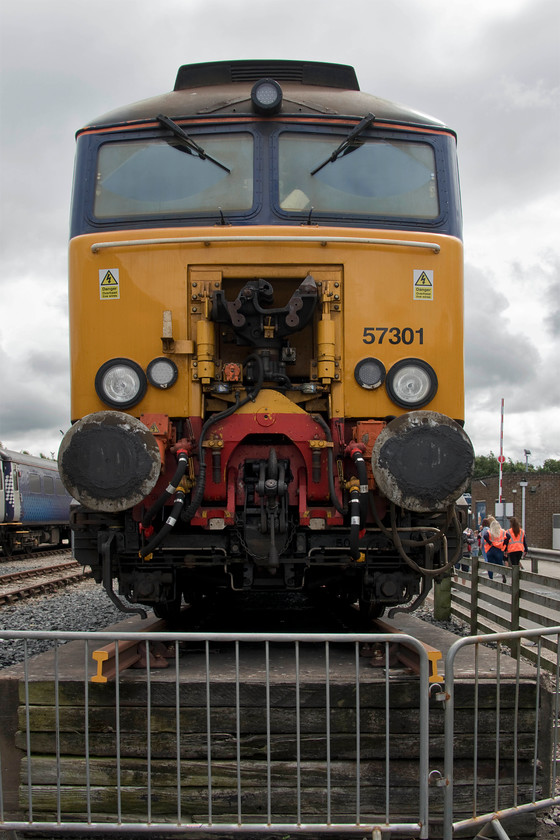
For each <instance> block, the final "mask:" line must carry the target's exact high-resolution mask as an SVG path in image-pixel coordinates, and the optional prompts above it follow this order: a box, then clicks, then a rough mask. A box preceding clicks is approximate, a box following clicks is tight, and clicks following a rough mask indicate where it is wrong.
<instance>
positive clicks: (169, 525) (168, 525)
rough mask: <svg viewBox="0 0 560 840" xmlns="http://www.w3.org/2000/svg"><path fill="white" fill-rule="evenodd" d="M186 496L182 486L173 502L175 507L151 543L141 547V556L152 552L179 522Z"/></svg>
mask: <svg viewBox="0 0 560 840" xmlns="http://www.w3.org/2000/svg"><path fill="white" fill-rule="evenodd" d="M185 496H186V493H185V491H184V490H183V488H182V487H178V488H177V492H176V495H175V500H174V502H173V507H172V509H171V513H170V514H169V516H168V517H167V519H166V520H165V524H164V526H163V527H162V528H161V529H160V530H159V531H158V533H157V534H155V535H154V536H153V537H152V539H151V540H150V542H149V543H147V544H146V545H145V546H144V547H143V548H141V549H140V552H139V555H140V557H146V556H147V555H148V554H151V553H152V552H153V550H154V548H157V546H158V545H159V544H160V543H161V542H162V540H164V539H165V537H166V536H167V535H168V533H169V532H170V531H171V530H172V529H173V528H174V527H175V525H176V524H177V520H178V519H179V516H180V515H181V511H182V509H183V505H184V504H185Z"/></svg>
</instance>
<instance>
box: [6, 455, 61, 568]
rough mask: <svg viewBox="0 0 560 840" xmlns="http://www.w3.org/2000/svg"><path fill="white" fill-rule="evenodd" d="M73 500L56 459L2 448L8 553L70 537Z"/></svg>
mask: <svg viewBox="0 0 560 840" xmlns="http://www.w3.org/2000/svg"><path fill="white" fill-rule="evenodd" d="M71 501H72V497H71V496H70V495H69V494H68V493H67V492H66V490H65V489H64V487H63V485H62V482H61V480H60V477H59V475H58V468H57V464H56V461H51V460H50V459H48V458H36V457H34V456H33V455H24V454H22V453H21V452H10V451H9V450H8V449H0V548H1V550H2V552H3V554H4V555H9V554H11V553H12V552H14V551H21V550H28V549H30V548H36V547H37V546H39V545H41V544H43V543H45V544H50V545H58V544H60V543H61V542H62V541H63V540H64V539H67V538H68V536H69V512H70V502H71Z"/></svg>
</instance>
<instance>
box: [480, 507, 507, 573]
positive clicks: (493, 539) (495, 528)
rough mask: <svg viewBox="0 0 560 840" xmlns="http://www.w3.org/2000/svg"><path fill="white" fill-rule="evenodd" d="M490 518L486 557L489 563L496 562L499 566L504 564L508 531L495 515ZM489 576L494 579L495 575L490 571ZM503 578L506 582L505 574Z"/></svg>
mask: <svg viewBox="0 0 560 840" xmlns="http://www.w3.org/2000/svg"><path fill="white" fill-rule="evenodd" d="M489 519H490V525H489V526H488V533H487V534H485V535H484V540H485V543H486V559H487V561H488V562H489V563H495V564H496V565H497V566H503V565H504V542H505V538H506V532H505V531H504V529H503V528H502V527H501V525H500V523H499V522H498V521H497V520H496V519H494V517H493V516H491V517H489ZM488 577H489V578H490V580H492V579H493V577H494V574H493V572H488ZM502 580H503V582H504V583H505V582H506V579H505V577H504V575H502Z"/></svg>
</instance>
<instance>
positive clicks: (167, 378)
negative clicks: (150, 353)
mask: <svg viewBox="0 0 560 840" xmlns="http://www.w3.org/2000/svg"><path fill="white" fill-rule="evenodd" d="M178 373H179V372H178V370H177V365H176V364H175V362H174V361H173V360H172V359H167V358H166V357H165V356H160V357H158V358H157V359H152V361H151V362H150V364H149V365H148V368H147V370H146V374H147V376H148V382H149V383H150V385H153V386H154V388H161V389H162V391H163V390H165V389H166V388H171V386H172V385H174V384H175V382H176V381H177V376H178Z"/></svg>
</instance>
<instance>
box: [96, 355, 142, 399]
mask: <svg viewBox="0 0 560 840" xmlns="http://www.w3.org/2000/svg"><path fill="white" fill-rule="evenodd" d="M146 387H147V382H146V374H145V373H144V371H143V370H142V368H141V367H140V365H138V364H136V362H133V361H131V360H130V359H110V360H109V361H108V362H105V364H103V365H101V367H100V368H99V370H98V371H97V375H96V377H95V390H96V391H97V396H98V397H99V399H100V400H102V401H103V402H104V403H106V404H107V405H110V406H113V408H130V406H132V405H136V403H138V402H140V400H141V399H142V397H143V396H144V394H145V393H146Z"/></svg>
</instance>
